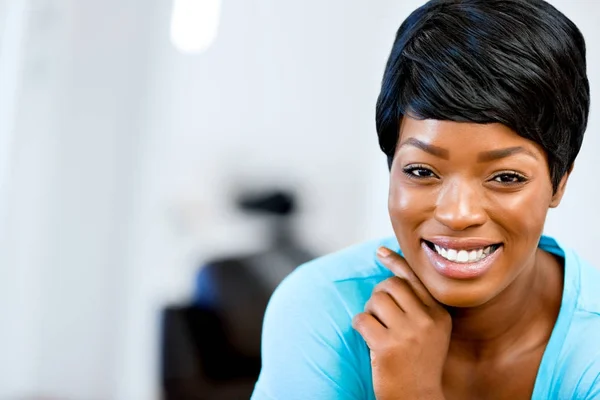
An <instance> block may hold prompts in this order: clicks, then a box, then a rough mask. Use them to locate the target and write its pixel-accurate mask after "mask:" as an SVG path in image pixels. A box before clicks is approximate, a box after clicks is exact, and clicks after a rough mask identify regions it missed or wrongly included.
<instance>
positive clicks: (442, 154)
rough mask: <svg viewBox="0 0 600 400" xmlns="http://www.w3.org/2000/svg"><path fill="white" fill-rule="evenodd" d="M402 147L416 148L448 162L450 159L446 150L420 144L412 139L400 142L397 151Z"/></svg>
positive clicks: (417, 140)
mask: <svg viewBox="0 0 600 400" xmlns="http://www.w3.org/2000/svg"><path fill="white" fill-rule="evenodd" d="M404 146H412V147H416V148H418V149H421V150H423V151H424V152H426V153H429V154H431V155H433V156H436V157H439V158H443V159H444V160H448V159H449V158H450V152H449V151H448V150H446V149H443V148H441V147H438V146H434V145H432V144H428V143H425V142H422V141H420V140H419V139H416V138H414V137H411V138H408V139H406V140H405V141H404V142H402V143H401V144H400V146H398V150H400V148H402V147H404Z"/></svg>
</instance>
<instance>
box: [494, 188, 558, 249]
mask: <svg viewBox="0 0 600 400" xmlns="http://www.w3.org/2000/svg"><path fill="white" fill-rule="evenodd" d="M490 200H491V201H490V207H489V215H490V217H491V219H492V220H495V221H497V222H499V223H500V224H501V225H502V227H503V228H504V229H505V230H506V231H508V232H509V233H511V234H513V235H515V236H519V237H528V238H531V239H532V240H535V241H537V240H538V238H539V235H541V234H542V231H543V229H544V223H545V221H546V215H547V213H548V207H549V205H550V200H551V197H550V196H548V195H547V194H546V193H545V191H544V190H540V189H539V188H533V187H532V188H529V189H527V190H524V191H522V192H518V193H511V194H502V195H497V196H495V197H491V198H490Z"/></svg>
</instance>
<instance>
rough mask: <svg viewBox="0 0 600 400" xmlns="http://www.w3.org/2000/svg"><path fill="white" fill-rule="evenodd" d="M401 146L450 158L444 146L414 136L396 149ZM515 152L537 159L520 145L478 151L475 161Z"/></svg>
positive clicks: (501, 156) (510, 154)
mask: <svg viewBox="0 0 600 400" xmlns="http://www.w3.org/2000/svg"><path fill="white" fill-rule="evenodd" d="M403 146H412V147H416V148H418V149H421V150H423V151H424V152H426V153H429V154H431V155H433V156H436V157H438V158H442V159H444V160H448V159H450V152H449V151H448V150H447V149H444V148H442V147H438V146H434V145H432V144H429V143H425V142H422V141H420V140H419V139H416V138H414V137H411V138H408V139H406V140H405V141H404V142H402V143H401V144H400V146H398V149H400V148H401V147H403ZM515 154H525V155H528V156H530V157H533V158H535V159H536V160H537V159H538V157H537V156H536V155H535V154H534V153H532V152H531V151H529V150H527V149H526V148H524V147H521V146H515V147H507V148H505V149H498V150H490V151H485V152H482V153H479V154H478V155H477V162H490V161H495V160H499V159H502V158H506V157H510V156H513V155H515Z"/></svg>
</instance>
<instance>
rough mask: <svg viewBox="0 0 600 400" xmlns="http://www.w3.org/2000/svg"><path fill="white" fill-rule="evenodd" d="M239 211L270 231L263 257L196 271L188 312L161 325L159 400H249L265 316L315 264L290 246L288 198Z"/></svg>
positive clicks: (181, 310) (267, 197) (258, 201)
mask: <svg viewBox="0 0 600 400" xmlns="http://www.w3.org/2000/svg"><path fill="white" fill-rule="evenodd" d="M237 205H238V207H239V208H240V209H241V210H243V211H245V212H249V213H261V214H264V215H265V217H266V218H267V221H268V222H269V223H270V238H269V245H268V246H267V248H266V249H265V250H263V251H260V252H257V253H255V254H248V255H232V256H231V257H224V258H221V259H217V260H211V261H209V262H207V263H205V264H204V265H203V266H201V268H200V270H199V272H198V275H197V280H196V291H195V296H194V301H193V303H192V304H187V305H183V306H179V307H170V308H168V309H167V310H165V314H164V320H163V352H162V379H163V389H164V399H165V400H192V399H193V400H229V399H236V400H237V399H248V398H249V397H250V395H251V393H252V389H253V388H254V384H255V382H256V380H257V379H258V374H259V372H260V366H261V364H260V337H261V330H262V321H263V317H264V313H265V308H266V306H267V303H268V301H269V298H270V297H271V294H272V293H273V291H274V290H275V288H276V287H277V285H279V283H280V282H281V281H282V280H283V279H284V278H285V277H286V276H287V275H288V274H289V273H290V272H292V271H293V270H294V269H295V268H296V267H297V266H298V265H300V264H302V263H305V262H306V261H309V260H311V259H313V258H314V257H315V256H314V255H313V254H312V253H310V252H309V251H307V250H305V249H304V248H303V247H302V246H301V245H300V244H299V243H298V241H297V240H296V239H295V237H294V235H293V229H292V223H293V222H292V218H291V217H292V215H293V214H294V211H295V202H294V196H293V195H292V194H291V193H289V192H284V191H271V192H268V193H262V194H261V193H259V194H252V195H245V196H242V197H240V198H239V200H238V202H237Z"/></svg>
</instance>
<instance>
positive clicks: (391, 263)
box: [377, 247, 439, 307]
mask: <svg viewBox="0 0 600 400" xmlns="http://www.w3.org/2000/svg"><path fill="white" fill-rule="evenodd" d="M377 256H378V258H379V260H380V261H381V262H382V263H383V266H384V267H386V268H387V269H389V270H390V271H391V272H392V273H393V274H394V275H396V276H398V277H400V278H403V279H405V280H406V281H407V282H408V283H409V284H410V286H411V288H412V289H413V290H414V292H415V294H416V295H417V296H418V297H419V298H420V299H421V301H422V302H423V303H424V304H425V305H427V306H429V307H435V306H437V305H439V304H438V302H437V300H436V299H435V298H434V297H433V296H432V295H431V293H429V290H427V288H426V287H425V285H423V282H421V280H420V279H419V277H417V275H415V273H414V271H413V270H412V268H410V266H409V265H408V263H407V262H406V260H405V259H404V257H402V256H400V254H398V253H396V252H393V251H392V250H390V249H388V248H387V247H380V248H379V249H377Z"/></svg>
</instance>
